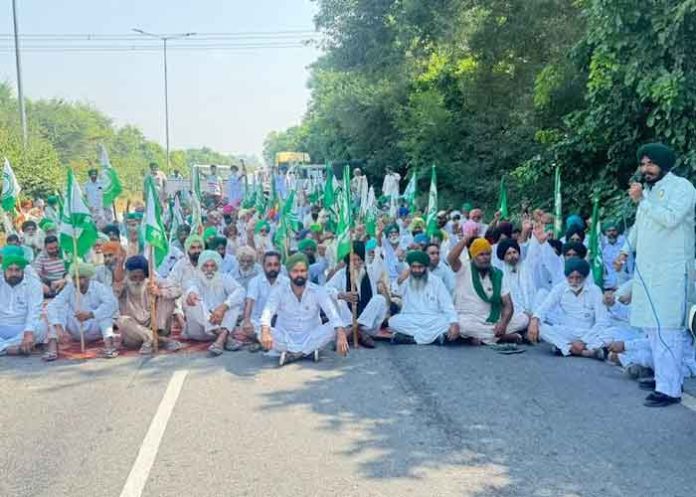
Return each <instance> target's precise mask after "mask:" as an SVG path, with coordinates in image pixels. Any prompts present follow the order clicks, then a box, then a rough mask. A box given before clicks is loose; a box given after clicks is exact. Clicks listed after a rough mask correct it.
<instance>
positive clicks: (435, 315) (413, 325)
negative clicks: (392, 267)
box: [389, 250, 459, 345]
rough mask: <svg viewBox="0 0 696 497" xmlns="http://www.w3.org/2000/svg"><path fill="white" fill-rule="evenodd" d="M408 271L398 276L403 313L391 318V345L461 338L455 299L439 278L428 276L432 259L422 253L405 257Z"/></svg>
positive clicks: (429, 342) (418, 251)
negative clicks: (453, 303) (453, 302)
mask: <svg viewBox="0 0 696 497" xmlns="http://www.w3.org/2000/svg"><path fill="white" fill-rule="evenodd" d="M406 262H407V264H408V266H409V267H408V269H407V270H406V271H404V272H403V274H402V275H401V276H400V277H399V279H398V281H397V283H398V284H399V293H400V294H401V296H402V299H403V304H402V306H401V312H400V313H399V314H396V315H395V316H392V317H391V318H389V329H390V330H391V331H392V332H393V333H394V335H393V337H392V343H394V344H407V343H417V344H419V345H427V344H431V343H433V342H435V341H438V343H440V344H441V345H443V344H444V343H445V340H446V339H449V340H456V339H457V338H458V337H459V324H458V323H457V313H456V312H455V311H454V307H453V306H452V296H451V295H450V293H449V292H448V291H447V288H446V287H445V284H444V283H443V282H442V280H441V279H440V278H438V277H437V276H435V275H432V274H429V273H428V265H429V264H430V258H429V257H428V254H426V253H425V252H423V251H420V250H413V251H411V252H409V253H408V254H407V255H406Z"/></svg>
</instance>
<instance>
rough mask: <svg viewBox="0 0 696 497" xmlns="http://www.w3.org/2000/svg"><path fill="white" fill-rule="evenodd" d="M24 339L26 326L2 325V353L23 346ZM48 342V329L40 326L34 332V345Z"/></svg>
mask: <svg viewBox="0 0 696 497" xmlns="http://www.w3.org/2000/svg"><path fill="white" fill-rule="evenodd" d="M23 339H24V325H22V324H0V352H4V351H5V350H7V349H8V348H9V347H17V346H19V345H21V343H22V340H23ZM45 341H46V328H45V327H41V326H39V327H38V329H36V330H35V331H34V344H37V345H38V344H40V343H44V342H45Z"/></svg>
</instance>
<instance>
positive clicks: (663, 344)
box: [645, 328, 686, 397]
mask: <svg viewBox="0 0 696 497" xmlns="http://www.w3.org/2000/svg"><path fill="white" fill-rule="evenodd" d="M645 331H646V333H647V334H648V340H650V348H651V350H652V355H653V361H654V363H655V368H654V369H655V391H656V392H660V393H663V394H665V395H669V396H670V397H681V396H682V384H683V383H684V368H683V362H684V343H685V341H684V335H685V334H686V331H685V330H683V329H675V328H672V329H661V330H659V333H658V329H657V328H646V329H645Z"/></svg>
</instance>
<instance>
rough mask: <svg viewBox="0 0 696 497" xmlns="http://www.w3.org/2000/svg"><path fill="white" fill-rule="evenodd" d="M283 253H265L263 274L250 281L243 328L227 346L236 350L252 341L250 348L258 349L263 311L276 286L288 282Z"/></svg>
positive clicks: (230, 339)
mask: <svg viewBox="0 0 696 497" xmlns="http://www.w3.org/2000/svg"><path fill="white" fill-rule="evenodd" d="M280 269H281V255H280V253H279V252H266V253H265V254H264V255H263V274H258V275H256V276H254V277H253V278H252V279H251V281H249V286H248V288H247V293H246V298H245V299H244V317H243V319H242V325H241V328H240V329H239V331H238V332H237V333H234V336H232V337H230V338H228V340H227V344H226V345H225V348H226V349H227V350H231V351H235V350H239V349H241V348H242V347H243V346H244V344H245V343H251V345H250V347H249V350H250V351H251V352H256V351H257V350H258V337H259V334H260V329H261V328H260V327H261V313H262V312H263V309H264V307H266V302H267V301H268V297H269V296H270V294H271V291H273V290H274V289H275V288H277V287H279V286H280V285H282V284H285V283H287V282H288V281H289V280H288V277H287V276H285V275H283V274H281V272H280Z"/></svg>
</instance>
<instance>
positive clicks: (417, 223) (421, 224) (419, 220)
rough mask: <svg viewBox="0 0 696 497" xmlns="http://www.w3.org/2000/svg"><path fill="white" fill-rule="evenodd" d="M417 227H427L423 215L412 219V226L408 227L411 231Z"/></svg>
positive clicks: (422, 228)
mask: <svg viewBox="0 0 696 497" xmlns="http://www.w3.org/2000/svg"><path fill="white" fill-rule="evenodd" d="M416 229H421V230H424V229H425V220H424V219H423V218H422V217H414V218H413V221H411V226H409V227H408V230H409V231H413V230H416Z"/></svg>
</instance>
